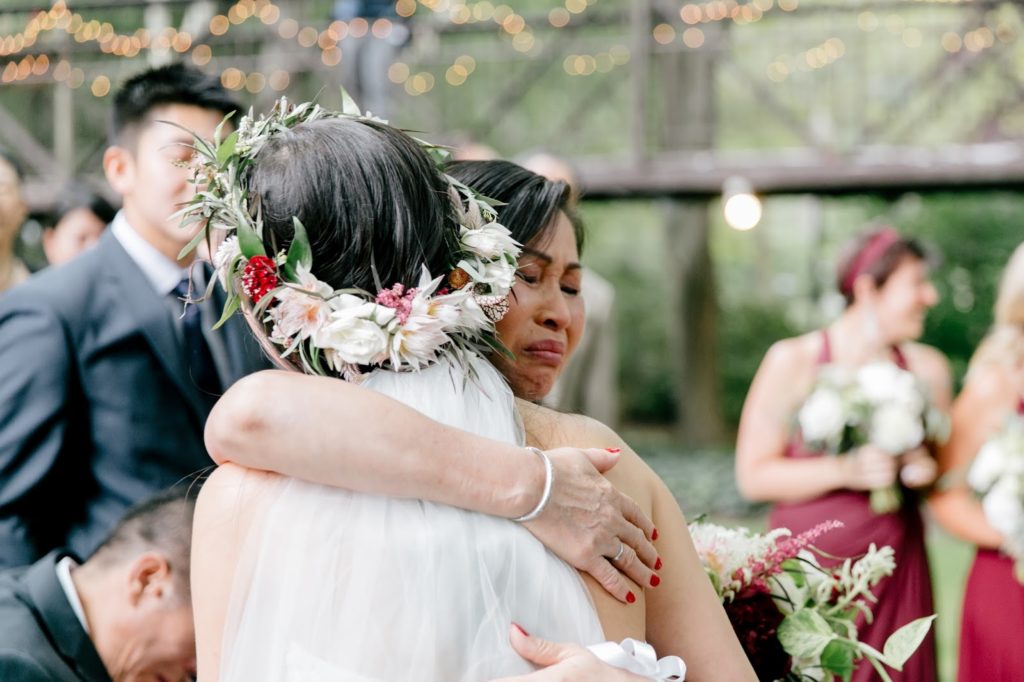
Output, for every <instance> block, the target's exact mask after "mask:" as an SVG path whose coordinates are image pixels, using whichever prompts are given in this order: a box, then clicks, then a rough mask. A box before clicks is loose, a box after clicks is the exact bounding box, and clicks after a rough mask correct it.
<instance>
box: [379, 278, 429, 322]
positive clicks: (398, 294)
mask: <svg viewBox="0 0 1024 682" xmlns="http://www.w3.org/2000/svg"><path fill="white" fill-rule="evenodd" d="M418 292H419V289H417V288H415V287H413V288H411V289H408V290H407V289H406V288H405V285H404V284H401V283H399V284H396V285H395V286H393V287H391V288H390V289H382V290H381V291H380V292H379V293H378V294H377V299H376V301H377V305H382V306H384V307H386V308H392V309H393V310H394V311H395V317H396V318H397V319H398V324H400V325H401V324H405V322H406V320H408V319H409V315H411V314H412V303H413V300H414V299H415V298H416V294H417V293H418Z"/></svg>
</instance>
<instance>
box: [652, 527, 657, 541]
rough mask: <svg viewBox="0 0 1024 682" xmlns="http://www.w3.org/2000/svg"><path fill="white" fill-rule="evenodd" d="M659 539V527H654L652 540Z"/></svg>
mask: <svg viewBox="0 0 1024 682" xmlns="http://www.w3.org/2000/svg"><path fill="white" fill-rule="evenodd" d="M657 539H658V529H657V528H655V529H654V530H653V531H652V532H651V540H652V541H653V540H657Z"/></svg>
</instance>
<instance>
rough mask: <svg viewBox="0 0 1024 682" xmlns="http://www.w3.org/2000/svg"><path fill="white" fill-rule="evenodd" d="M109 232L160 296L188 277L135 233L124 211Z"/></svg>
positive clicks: (181, 269)
mask: <svg viewBox="0 0 1024 682" xmlns="http://www.w3.org/2000/svg"><path fill="white" fill-rule="evenodd" d="M110 231H111V232H113V233H114V237H116V238H117V241H119V242H120V243H121V246H122V247H123V248H124V250H125V251H127V252H128V256H129V257H130V258H131V259H132V260H133V261H135V264H136V265H138V266H139V269H140V270H142V274H144V275H145V276H146V279H148V280H149V283H150V284H152V285H153V290H154V291H156V293H158V294H160V295H161V296H169V295H170V294H171V292H173V291H174V287H176V286H178V282H180V281H181V280H182V278H183V277H187V276H188V269H187V268H183V267H181V266H180V265H178V263H177V262H175V261H172V260H171V259H169V258H168V257H167V256H165V255H164V254H162V253H160V250H159V249H157V248H156V247H155V246H153V245H152V244H150V243H149V242H147V241H146V240H145V239H144V238H143V237H142V235H140V234H139V233H138V232H136V231H135V228H134V227H132V226H131V224H130V223H129V222H128V219H127V218H126V217H125V215H124V211H123V210H122V211H118V212H117V215H116V216H114V220H113V221H112V222H111V223H110Z"/></svg>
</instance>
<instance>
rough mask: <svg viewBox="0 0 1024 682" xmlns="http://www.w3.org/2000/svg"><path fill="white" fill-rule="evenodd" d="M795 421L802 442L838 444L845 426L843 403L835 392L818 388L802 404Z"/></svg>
mask: <svg viewBox="0 0 1024 682" xmlns="http://www.w3.org/2000/svg"><path fill="white" fill-rule="evenodd" d="M797 421H798V422H799V423H800V431H801V433H803V436H804V440H806V441H808V442H812V443H832V444H838V442H839V439H840V437H841V436H842V434H843V428H844V427H845V426H846V415H845V414H843V401H842V400H841V399H840V398H839V394H838V393H836V392H835V391H832V390H829V389H826V388H819V389H817V390H816V391H814V393H812V394H811V395H810V397H808V398H807V400H806V402H804V404H803V407H801V408H800V412H799V413H798V414H797Z"/></svg>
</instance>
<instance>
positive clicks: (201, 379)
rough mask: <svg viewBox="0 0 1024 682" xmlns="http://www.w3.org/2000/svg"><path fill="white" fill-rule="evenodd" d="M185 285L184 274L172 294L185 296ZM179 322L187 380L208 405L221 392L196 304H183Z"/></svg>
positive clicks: (186, 288) (179, 296)
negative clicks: (183, 342) (183, 309)
mask: <svg viewBox="0 0 1024 682" xmlns="http://www.w3.org/2000/svg"><path fill="white" fill-rule="evenodd" d="M188 285H189V280H188V277H184V278H183V279H182V280H181V281H180V282H178V286H176V287H174V293H175V295H176V296H177V297H178V298H179V299H186V298H188V295H189V291H188ZM183 305H184V304H183ZM181 322H182V331H183V332H184V334H183V336H184V341H185V361H186V362H187V366H188V377H187V380H188V381H189V382H190V383H191V384H192V385H193V386H195V387H196V388H198V389H199V393H200V395H201V397H202V398H203V402H204V403H205V404H206V406H207V407H212V406H213V403H215V402H216V401H217V398H219V397H220V394H221V385H220V377H218V376H217V365H216V364H214V362H213V354H212V353H210V346H209V345H208V344H207V343H206V337H205V336H204V335H203V322H202V315H200V312H199V306H198V305H197V304H195V303H189V304H187V305H185V314H184V315H183V316H182V318H181Z"/></svg>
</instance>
